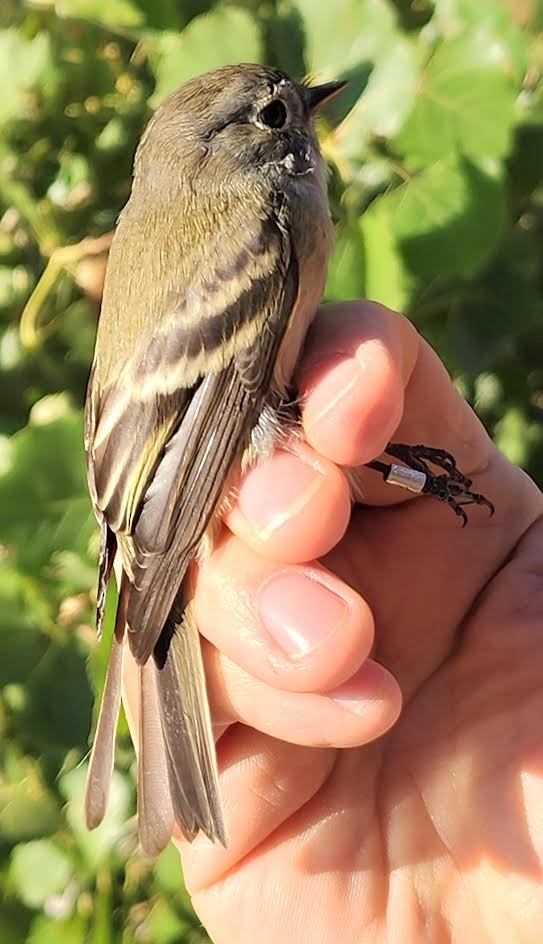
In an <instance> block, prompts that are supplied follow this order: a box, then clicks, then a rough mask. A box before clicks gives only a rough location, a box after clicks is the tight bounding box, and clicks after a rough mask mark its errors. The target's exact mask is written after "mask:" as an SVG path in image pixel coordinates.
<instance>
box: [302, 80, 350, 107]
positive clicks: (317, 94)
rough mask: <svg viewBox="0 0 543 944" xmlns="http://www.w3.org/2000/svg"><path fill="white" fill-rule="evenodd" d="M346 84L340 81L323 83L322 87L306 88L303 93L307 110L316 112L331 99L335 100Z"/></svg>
mask: <svg viewBox="0 0 543 944" xmlns="http://www.w3.org/2000/svg"><path fill="white" fill-rule="evenodd" d="M347 84H348V83H347V82H345V81H342V82H325V83H324V85H314V86H313V87H312V88H309V87H307V86H306V87H305V88H304V92H305V100H306V103H307V106H308V108H309V110H310V111H317V109H318V108H320V107H321V105H324V104H326V102H329V101H330V99H331V98H335V96H336V95H339V93H340V92H342V91H343V89H344V88H345V86H346V85H347Z"/></svg>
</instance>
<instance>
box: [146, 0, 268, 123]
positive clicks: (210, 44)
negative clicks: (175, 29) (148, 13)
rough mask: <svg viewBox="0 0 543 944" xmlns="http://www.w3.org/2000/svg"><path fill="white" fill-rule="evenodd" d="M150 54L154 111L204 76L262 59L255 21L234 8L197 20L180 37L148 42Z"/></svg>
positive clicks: (165, 36) (164, 35)
mask: <svg viewBox="0 0 543 944" xmlns="http://www.w3.org/2000/svg"><path fill="white" fill-rule="evenodd" d="M149 52H150V58H151V64H152V66H153V71H154V73H155V77H156V83H157V84H156V88H155V92H154V95H153V97H152V99H151V104H152V106H153V107H154V106H156V105H158V104H159V103H160V102H161V101H162V100H163V99H164V98H165V97H166V95H168V94H169V93H170V92H172V91H173V90H174V89H176V88H177V87H178V86H179V85H181V84H182V83H183V82H186V81H187V79H191V78H192V77H193V76H195V75H198V74H200V73H201V72H206V71H207V70H208V69H215V68H218V67H219V66H224V65H229V64H230V63H235V62H259V61H260V60H261V57H262V48H261V37H260V31H259V28H258V26H257V24H256V22H255V19H254V17H252V16H251V15H250V14H249V13H247V12H246V11H245V10H242V9H238V8H237V7H231V6H228V7H218V8H216V9H215V10H214V11H213V12H212V13H206V14H204V15H203V16H199V17H196V19H194V20H192V22H191V23H189V25H188V26H187V27H186V29H184V30H183V32H182V33H181V34H180V35H178V34H176V33H168V32H164V33H162V34H161V35H159V36H157V37H156V38H155V39H154V40H150V41H149Z"/></svg>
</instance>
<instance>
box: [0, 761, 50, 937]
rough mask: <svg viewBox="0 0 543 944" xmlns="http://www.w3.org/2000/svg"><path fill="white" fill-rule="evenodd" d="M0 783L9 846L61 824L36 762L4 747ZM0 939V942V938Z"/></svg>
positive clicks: (0, 811)
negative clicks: (10, 843) (11, 843)
mask: <svg viewBox="0 0 543 944" xmlns="http://www.w3.org/2000/svg"><path fill="white" fill-rule="evenodd" d="M2 760H3V763H2V766H3V771H2V781H1V782H0V835H2V837H3V839H4V840H8V841H10V842H21V841H22V840H25V839H33V838H37V837H40V838H43V837H44V836H46V835H49V834H50V833H53V832H54V831H55V830H56V829H58V828H59V827H60V825H61V823H62V818H61V815H60V809H59V807H58V803H57V802H56V801H55V800H54V799H53V797H52V796H51V794H50V793H49V792H48V791H47V790H46V788H45V785H44V783H43V777H42V775H41V772H40V768H39V765H38V763H37V761H34V760H31V759H30V758H28V757H26V758H22V757H20V756H19V754H18V751H17V750H16V749H15V748H13V747H12V746H5V748H4V755H3V759H2ZM0 939H1V938H0Z"/></svg>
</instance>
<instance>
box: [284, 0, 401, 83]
mask: <svg viewBox="0 0 543 944" xmlns="http://www.w3.org/2000/svg"><path fill="white" fill-rule="evenodd" d="M294 5H295V7H296V9H297V10H298V12H299V14H300V16H301V19H302V23H303V27H304V32H305V38H306V63H307V67H308V69H309V71H310V73H311V74H315V75H317V74H318V75H319V76H321V75H322V77H323V78H338V77H340V76H345V75H347V74H348V73H352V72H355V71H356V70H357V69H358V68H359V67H360V66H362V65H365V64H367V63H373V62H374V61H375V59H376V58H377V57H378V56H379V55H381V54H382V53H383V52H384V51H385V50H386V49H387V48H388V47H389V45H390V42H391V39H392V37H394V36H395V35H396V32H395V31H396V17H395V15H394V13H393V11H392V7H391V4H389V3H386V2H385V0H337V2H336V3H315V0H294Z"/></svg>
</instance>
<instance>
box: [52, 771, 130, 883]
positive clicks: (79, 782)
mask: <svg viewBox="0 0 543 944" xmlns="http://www.w3.org/2000/svg"><path fill="white" fill-rule="evenodd" d="M86 776H87V771H86V768H83V767H76V768H75V769H74V770H70V771H69V773H67V774H64V776H63V777H62V778H61V780H60V788H61V791H62V793H63V795H64V796H65V797H66V799H67V801H68V807H67V811H66V818H67V820H68V823H69V825H70V828H71V830H72V832H73V834H74V836H75V837H76V839H77V842H78V845H79V848H80V849H81V851H82V853H83V856H84V858H85V861H86V862H87V864H88V866H89V867H90V868H91V869H92V870H93V871H96V870H97V869H99V868H100V867H102V865H104V864H108V863H111V861H115V859H116V856H117V855H118V846H119V841H120V838H121V837H122V836H123V835H124V834H126V831H127V824H126V820H127V817H128V813H129V807H130V803H131V800H132V796H131V791H130V789H129V786H128V782H127V780H126V778H124V777H122V776H121V775H120V774H119V773H118V772H117V771H116V770H114V771H113V777H112V780H111V788H110V791H109V800H108V806H107V810H106V815H105V816H104V819H103V821H102V823H101V824H100V826H98V827H97V828H96V829H93V830H92V832H90V831H89V830H88V829H87V827H86V824H85V815H84V797H85V782H86Z"/></svg>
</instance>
